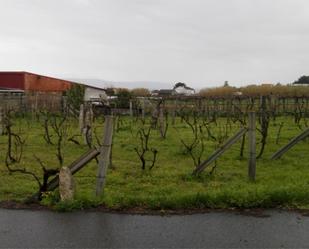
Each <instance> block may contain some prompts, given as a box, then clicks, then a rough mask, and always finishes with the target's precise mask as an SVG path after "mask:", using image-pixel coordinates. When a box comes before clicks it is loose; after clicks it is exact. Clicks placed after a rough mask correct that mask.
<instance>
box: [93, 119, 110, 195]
mask: <svg viewBox="0 0 309 249" xmlns="http://www.w3.org/2000/svg"><path fill="white" fill-rule="evenodd" d="M112 139H113V116H112V115H108V116H105V125H104V138H103V144H102V146H101V148H100V156H99V169H98V175H97V186H96V196H99V195H101V193H102V191H103V188H104V185H105V177H106V172H107V168H108V165H109V164H110V153H111V146H112Z"/></svg>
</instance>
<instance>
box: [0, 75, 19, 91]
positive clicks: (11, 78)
mask: <svg viewBox="0 0 309 249" xmlns="http://www.w3.org/2000/svg"><path fill="white" fill-rule="evenodd" d="M0 88H9V89H19V90H24V74H23V73H21V72H16V73H12V72H0Z"/></svg>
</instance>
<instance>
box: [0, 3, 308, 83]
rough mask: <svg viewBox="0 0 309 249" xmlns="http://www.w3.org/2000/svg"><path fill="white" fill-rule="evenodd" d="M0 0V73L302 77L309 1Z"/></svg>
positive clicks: (253, 79)
mask: <svg viewBox="0 0 309 249" xmlns="http://www.w3.org/2000/svg"><path fill="white" fill-rule="evenodd" d="M0 3H1V9H0V30H1V32H0V70H27V71H33V72H37V73H41V74H48V75H53V76H60V77H70V78H101V79H106V80H112V81H139V82H141V81H158V82H168V83H171V84H172V83H174V82H177V81H184V82H187V83H188V84H191V85H193V86H195V87H198V88H201V87H207V86H214V85H222V84H223V82H224V81H225V80H228V81H229V82H230V83H231V84H234V85H244V84H250V83H262V82H273V83H276V82H278V81H280V82H283V83H286V82H291V81H293V80H295V79H296V78H297V77H298V76H300V75H302V74H309V72H308V64H309V57H308V56H307V55H308V54H309V47H308V44H309V43H308V42H309V25H308V24H309V2H308V1H307V0H271V1H269V0H259V1H256V0H62V1H61V0H53V1H52V0H44V1H42V0H27V1H24V0H0ZM147 87H155V86H147Z"/></svg>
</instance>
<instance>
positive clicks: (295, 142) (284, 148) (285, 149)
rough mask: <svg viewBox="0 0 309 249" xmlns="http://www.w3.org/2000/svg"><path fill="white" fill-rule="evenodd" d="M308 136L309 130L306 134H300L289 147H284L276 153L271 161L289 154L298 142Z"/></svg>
mask: <svg viewBox="0 0 309 249" xmlns="http://www.w3.org/2000/svg"><path fill="white" fill-rule="evenodd" d="M308 136H309V128H308V129H307V130H305V131H304V132H302V133H301V134H299V135H298V136H296V137H294V138H293V139H292V140H291V141H290V142H289V143H288V144H287V145H285V146H283V147H282V148H281V149H280V150H278V151H277V152H276V153H274V154H273V155H272V157H271V159H273V160H275V159H278V158H280V157H281V156H282V155H283V154H284V153H285V152H287V151H288V150H289V149H291V148H292V147H293V146H294V145H296V144H297V143H298V142H300V141H302V140H303V139H305V138H306V137H308Z"/></svg>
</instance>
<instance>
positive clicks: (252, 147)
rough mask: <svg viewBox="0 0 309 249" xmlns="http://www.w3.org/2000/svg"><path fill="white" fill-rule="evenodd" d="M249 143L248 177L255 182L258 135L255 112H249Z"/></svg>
mask: <svg viewBox="0 0 309 249" xmlns="http://www.w3.org/2000/svg"><path fill="white" fill-rule="evenodd" d="M248 123H249V127H248V142H249V161H248V176H249V180H252V181H254V180H255V170H256V134H255V112H249V122H248Z"/></svg>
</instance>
